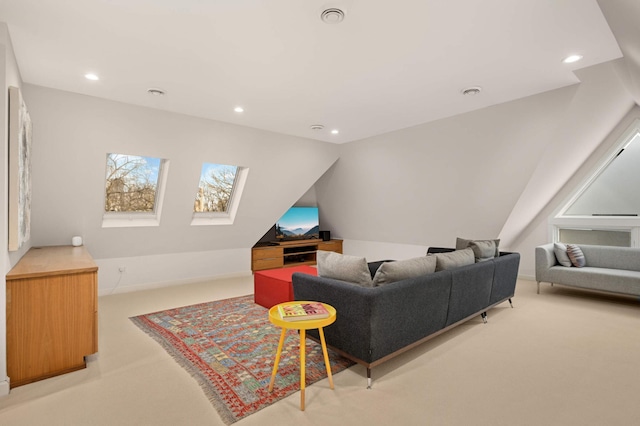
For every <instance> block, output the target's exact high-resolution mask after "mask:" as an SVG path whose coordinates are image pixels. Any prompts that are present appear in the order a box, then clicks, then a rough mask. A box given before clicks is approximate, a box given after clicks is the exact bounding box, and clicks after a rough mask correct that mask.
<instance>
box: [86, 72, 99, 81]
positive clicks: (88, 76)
mask: <svg viewBox="0 0 640 426" xmlns="http://www.w3.org/2000/svg"><path fill="white" fill-rule="evenodd" d="M84 78H86V79H87V80H91V81H98V80H100V77H98V76H97V75H95V74H93V73H88V74H85V75H84Z"/></svg>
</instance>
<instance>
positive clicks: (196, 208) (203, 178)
mask: <svg viewBox="0 0 640 426" xmlns="http://www.w3.org/2000/svg"><path fill="white" fill-rule="evenodd" d="M247 173H248V170H247V169H246V168H244V167H239V166H233V165H228V164H216V163H204V164H203V165H202V169H201V170H200V181H199V183H198V191H197V192H196V196H195V200H194V203H193V220H192V221H191V224H192V225H230V224H232V223H233V221H234V219H235V215H236V212H237V210H238V205H239V203H240V198H241V196H242V191H243V189H244V184H245V181H246V177H247Z"/></svg>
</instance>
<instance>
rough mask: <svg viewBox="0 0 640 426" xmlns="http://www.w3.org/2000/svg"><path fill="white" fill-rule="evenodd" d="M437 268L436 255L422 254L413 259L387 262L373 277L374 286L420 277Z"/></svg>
mask: <svg viewBox="0 0 640 426" xmlns="http://www.w3.org/2000/svg"><path fill="white" fill-rule="evenodd" d="M435 270H436V258H435V257H434V256H421V257H416V258H413V259H406V260H397V261H395V262H385V263H383V264H382V265H380V267H379V268H378V270H377V271H376V275H375V276H374V277H373V286H374V287H376V286H381V285H385V284H390V283H393V282H396V281H400V280H404V279H406V278H413V277H419V276H421V275H426V274H430V273H432V272H435Z"/></svg>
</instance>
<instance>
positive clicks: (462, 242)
mask: <svg viewBox="0 0 640 426" xmlns="http://www.w3.org/2000/svg"><path fill="white" fill-rule="evenodd" d="M480 241H493V242H494V243H495V245H496V251H495V254H494V257H500V248H499V247H498V246H499V245H500V239H499V238H496V239H495V240H467V239H465V238H460V237H458V238H456V250H462V249H466V248H467V247H469V246H470V245H471V243H472V242H480Z"/></svg>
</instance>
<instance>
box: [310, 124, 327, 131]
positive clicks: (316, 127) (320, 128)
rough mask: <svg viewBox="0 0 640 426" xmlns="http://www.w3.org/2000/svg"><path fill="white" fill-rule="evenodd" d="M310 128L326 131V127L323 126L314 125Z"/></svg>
mask: <svg viewBox="0 0 640 426" xmlns="http://www.w3.org/2000/svg"><path fill="white" fill-rule="evenodd" d="M309 127H310V128H311V130H322V129H324V126H323V125H322V124H312V125H311V126H309Z"/></svg>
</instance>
